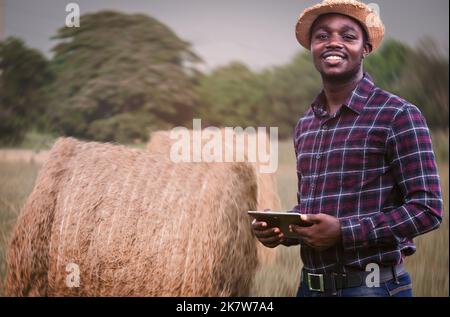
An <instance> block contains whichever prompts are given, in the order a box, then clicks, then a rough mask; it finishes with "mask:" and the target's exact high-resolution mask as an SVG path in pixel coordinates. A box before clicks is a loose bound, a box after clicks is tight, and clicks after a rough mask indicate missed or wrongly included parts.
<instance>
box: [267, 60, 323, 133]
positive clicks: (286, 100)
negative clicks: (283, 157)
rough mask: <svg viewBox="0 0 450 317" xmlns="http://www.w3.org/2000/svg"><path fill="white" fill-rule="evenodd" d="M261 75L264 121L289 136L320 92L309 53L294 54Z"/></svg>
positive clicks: (318, 76)
mask: <svg viewBox="0 0 450 317" xmlns="http://www.w3.org/2000/svg"><path fill="white" fill-rule="evenodd" d="M260 76H261V77H262V78H265V96H266V98H265V102H266V104H267V105H266V107H265V109H267V111H266V112H265V121H266V122H267V124H268V125H270V126H278V127H279V135H280V136H281V137H282V138H291V137H292V133H293V129H294V127H295V124H296V123H297V121H298V119H299V118H300V117H301V116H302V115H303V114H304V112H305V111H306V110H307V109H308V108H309V106H310V105H311V101H312V100H313V98H314V97H315V96H316V95H317V94H318V93H319V92H320V90H321V87H322V82H321V79H320V75H319V73H318V72H317V70H316V69H315V67H314V64H313V62H312V58H311V56H310V54H309V53H307V52H302V53H299V54H297V55H296V56H295V57H294V58H293V60H292V61H291V62H290V63H288V64H287V65H282V66H279V67H275V68H273V69H271V70H268V71H265V72H263V73H261V75H260Z"/></svg>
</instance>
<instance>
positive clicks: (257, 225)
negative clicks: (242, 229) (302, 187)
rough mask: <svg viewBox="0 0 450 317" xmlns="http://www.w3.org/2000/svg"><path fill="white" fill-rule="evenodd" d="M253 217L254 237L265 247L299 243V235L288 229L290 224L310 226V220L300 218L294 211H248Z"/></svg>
mask: <svg viewBox="0 0 450 317" xmlns="http://www.w3.org/2000/svg"><path fill="white" fill-rule="evenodd" d="M248 214H249V215H250V216H251V217H253V218H254V220H253V222H252V230H253V232H254V233H255V236H256V238H257V239H258V240H259V241H260V242H261V243H262V244H263V245H265V246H266V247H268V248H275V247H277V246H278V245H280V244H283V245H285V246H290V245H296V244H299V243H300V241H299V236H298V234H297V233H295V232H293V231H292V230H290V227H291V225H298V226H301V227H308V226H311V225H312V223H311V222H306V221H304V220H302V218H301V217H300V214H299V213H296V212H273V211H249V212H248Z"/></svg>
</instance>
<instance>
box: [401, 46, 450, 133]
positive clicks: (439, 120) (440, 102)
mask: <svg viewBox="0 0 450 317" xmlns="http://www.w3.org/2000/svg"><path fill="white" fill-rule="evenodd" d="M407 62H408V65H409V67H407V68H406V69H405V71H404V73H403V76H402V78H401V81H400V85H399V92H400V94H401V95H402V96H405V98H406V99H407V100H408V101H410V102H412V103H413V104H415V105H416V106H417V107H419V108H420V109H421V111H422V113H423V114H424V116H425V118H426V119H427V122H428V125H429V126H430V127H431V128H432V129H448V115H449V103H448V99H449V98H448V85H449V76H448V75H449V74H448V73H449V68H448V57H445V55H444V54H443V53H442V52H441V51H440V50H439V48H438V46H437V45H436V43H435V42H434V41H433V40H432V39H430V38H424V39H422V40H421V41H420V42H419V44H418V46H417V48H416V49H415V50H414V53H413V54H411V55H410V56H409V58H408V61H407Z"/></svg>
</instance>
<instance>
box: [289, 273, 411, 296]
mask: <svg viewBox="0 0 450 317" xmlns="http://www.w3.org/2000/svg"><path fill="white" fill-rule="evenodd" d="M397 279H398V284H396V283H395V281H394V280H393V279H392V280H390V281H387V282H384V283H380V287H367V286H366V285H362V286H359V287H351V288H343V289H338V290H337V294H336V295H333V294H332V291H331V290H326V291H325V292H323V293H322V292H316V291H310V290H309V288H308V285H307V284H306V283H304V282H303V281H302V282H301V283H300V287H299V289H298V292H297V297H412V296H413V294H412V282H411V277H410V275H409V273H404V274H402V275H401V276H399V277H397Z"/></svg>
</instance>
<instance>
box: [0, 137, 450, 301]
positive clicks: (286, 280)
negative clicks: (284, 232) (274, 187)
mask: <svg viewBox="0 0 450 317" xmlns="http://www.w3.org/2000/svg"><path fill="white" fill-rule="evenodd" d="M448 140H449V138H448V130H447V131H442V132H438V133H434V134H433V144H434V150H435V153H436V156H437V158H438V164H439V172H440V175H441V183H442V190H443V194H444V205H445V217H444V221H443V223H442V225H441V227H440V229H439V230H437V231H434V232H431V233H429V234H426V235H424V236H422V237H419V238H417V239H415V242H416V244H417V252H416V254H414V255H413V256H411V257H409V258H408V259H407V262H406V265H407V267H408V269H409V271H410V272H411V275H412V278H413V283H414V295H415V296H448V295H449V274H448V273H449V269H448V266H449V221H448V212H449V176H448V173H449V167H448V151H449V149H448V148H449V147H448ZM37 171H38V166H37V165H35V164H27V163H3V162H0V281H2V282H3V278H4V274H5V272H4V268H5V264H4V247H5V242H6V237H7V235H8V234H9V232H10V230H11V228H12V226H13V224H14V222H15V219H16V217H17V214H18V212H19V210H20V208H21V206H22V205H23V203H24V201H25V199H26V197H27V196H28V194H29V193H30V192H31V190H32V187H33V183H34V180H35V178H36V176H37ZM277 181H278V191H279V194H280V198H281V202H282V208H283V209H289V208H291V207H292V206H294V205H295V203H296V190H297V179H296V174H295V157H294V151H293V145H292V142H291V141H283V142H280V144H279V169H278V172H277ZM299 253H300V251H299V247H291V248H285V247H280V252H279V253H278V256H277V259H276V261H275V262H274V263H273V264H272V265H270V266H265V267H262V269H261V270H260V271H259V272H258V274H257V276H256V280H255V283H254V285H253V287H252V290H251V295H252V296H295V294H296V292H297V287H298V283H299V279H300V269H301V261H300V255H299ZM2 294H3V288H2V286H1V284H0V295H2Z"/></svg>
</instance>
